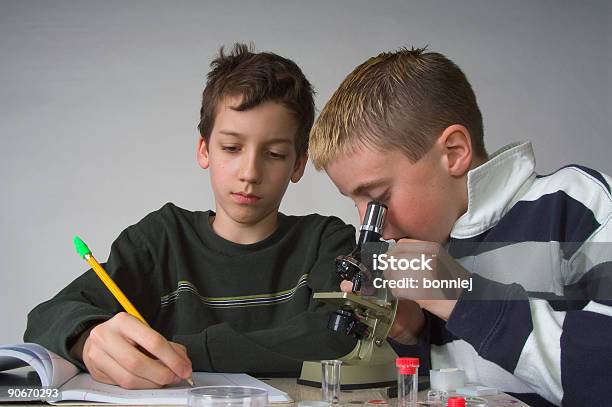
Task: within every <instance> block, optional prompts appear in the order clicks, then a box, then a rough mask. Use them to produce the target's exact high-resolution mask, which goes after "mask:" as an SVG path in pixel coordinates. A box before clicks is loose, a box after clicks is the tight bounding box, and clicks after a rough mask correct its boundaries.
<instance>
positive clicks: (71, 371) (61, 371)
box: [19, 343, 79, 387]
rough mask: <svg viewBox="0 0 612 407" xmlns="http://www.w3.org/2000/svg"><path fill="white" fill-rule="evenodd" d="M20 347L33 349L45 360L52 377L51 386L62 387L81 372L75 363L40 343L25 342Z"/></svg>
mask: <svg viewBox="0 0 612 407" xmlns="http://www.w3.org/2000/svg"><path fill="white" fill-rule="evenodd" d="M19 347H20V348H25V349H28V350H31V351H32V352H34V353H35V354H36V356H37V357H38V358H39V359H40V360H41V361H42V362H43V364H44V365H45V370H46V371H47V372H48V374H49V377H50V378H51V381H50V384H49V386H52V387H60V386H61V385H62V384H64V383H66V382H67V381H68V380H70V379H71V378H72V377H74V376H76V374H77V373H79V368H77V367H76V366H75V365H73V364H72V363H70V362H68V361H67V360H66V359H64V358H62V357H61V356H58V355H56V354H55V353H53V352H51V351H50V350H48V349H46V348H44V347H42V346H40V345H38V344H35V343H24V344H23V345H20V346H19Z"/></svg>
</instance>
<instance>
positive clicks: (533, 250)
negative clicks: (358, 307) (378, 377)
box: [309, 49, 612, 405]
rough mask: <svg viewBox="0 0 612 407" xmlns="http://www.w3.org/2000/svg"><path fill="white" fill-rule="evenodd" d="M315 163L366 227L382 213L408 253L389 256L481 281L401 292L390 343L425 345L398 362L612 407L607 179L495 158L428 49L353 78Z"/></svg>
mask: <svg viewBox="0 0 612 407" xmlns="http://www.w3.org/2000/svg"><path fill="white" fill-rule="evenodd" d="M309 151H310V156H311V158H312V160H313V162H314V164H315V167H317V169H325V171H326V172H327V174H328V175H329V176H330V177H331V179H332V180H333V182H334V183H335V185H336V186H337V187H338V189H339V191H340V192H341V193H342V194H343V195H346V196H348V197H350V198H351V199H352V200H353V201H354V202H355V204H356V206H357V208H358V210H359V213H360V215H362V216H363V212H364V210H365V208H366V205H367V203H368V201H370V200H378V201H382V202H383V203H385V204H386V205H387V207H388V215H387V221H386V224H385V229H384V230H385V233H384V236H383V237H384V238H385V239H395V240H398V241H399V244H398V245H397V246H396V248H394V249H393V250H392V251H391V252H390V254H391V253H393V254H395V255H396V257H399V258H402V257H403V258H406V259H412V258H417V257H418V256H419V255H426V257H427V258H430V259H432V261H431V266H432V268H431V270H432V271H431V272H430V274H431V275H433V276H436V277H437V278H438V279H439V280H443V279H446V280H447V281H450V280H453V279H455V277H460V278H463V279H466V278H467V279H470V280H471V282H472V283H473V288H472V289H471V290H470V289H466V288H463V289H462V288H460V287H459V288H456V289H453V290H446V291H443V290H441V289H430V290H429V291H427V290H424V288H423V286H420V287H415V288H395V289H392V292H393V293H394V295H396V297H398V298H400V299H402V300H403V301H400V303H401V306H400V309H399V311H398V315H397V318H396V321H395V325H394V327H393V329H392V333H391V337H392V338H395V339H396V340H398V341H400V342H403V343H404V344H409V343H414V342H413V340H414V339H418V346H417V347H402V346H399V345H398V346H397V349H399V350H401V351H403V352H406V353H412V354H414V353H417V354H419V353H420V356H421V357H422V358H424V359H425V362H426V365H429V366H431V367H432V368H438V369H439V368H447V367H458V368H460V369H463V370H464V371H465V373H466V376H467V381H468V382H475V383H480V384H483V385H488V386H492V387H496V388H498V389H500V390H502V391H505V392H509V393H515V394H516V395H517V397H519V398H521V399H523V400H526V401H527V402H529V403H530V404H533V405H549V404H550V403H553V404H556V405H559V404H561V403H563V405H604V404H606V401H607V394H606V392H607V391H606V390H607V389H609V384H610V382H611V377H612V374H610V373H609V367H610V366H612V342H611V341H610V340H609V339H610V338H612V301H611V299H612V250H610V246H609V242H610V241H612V225H611V223H612V221H611V219H612V195H611V193H610V182H611V179H610V178H609V177H608V176H606V175H604V174H601V173H599V172H597V171H595V170H592V169H589V168H586V167H582V166H577V165H570V166H566V167H563V168H562V169H560V170H558V171H556V172H554V173H552V174H549V175H546V176H541V175H536V173H535V171H534V169H535V158H534V155H533V151H532V148H531V144H530V143H529V142H526V143H516V144H512V145H509V146H507V147H505V148H503V149H501V150H499V151H498V152H496V153H494V154H492V155H490V156H487V153H486V151H485V148H484V142H483V125H482V118H481V113H480V110H479V108H478V104H477V102H476V97H475V95H474V92H473V90H472V88H471V86H470V84H469V82H468V81H467V79H466V77H465V75H464V74H463V72H462V71H461V70H460V69H459V67H457V65H455V64H454V63H453V62H451V61H450V60H448V59H447V58H446V57H445V56H443V55H441V54H439V53H434V52H426V50H424V49H410V50H408V49H402V50H400V51H397V52H389V53H382V54H380V55H378V56H376V57H372V58H370V59H368V60H367V61H366V62H364V63H363V64H361V65H359V66H358V67H357V68H355V70H354V71H353V72H351V73H350V74H349V75H348V76H347V77H346V78H345V79H344V81H343V82H342V84H341V85H340V87H339V88H338V89H337V90H336V92H335V93H334V94H333V96H332V97H331V99H330V100H329V101H328V102H327V104H326V106H325V107H324V109H323V110H322V112H321V114H320V116H319V117H318V119H317V121H316V122H315V125H314V126H313V129H312V132H311V138H310V146H309ZM400 275H401V273H399V272H398V271H397V270H396V271H392V272H386V277H387V278H390V279H397V278H399V277H400ZM403 276H412V275H408V274H406V273H403ZM342 288H343V290H345V291H346V290H350V289H351V288H352V286H351V284H350V282H343V283H342Z"/></svg>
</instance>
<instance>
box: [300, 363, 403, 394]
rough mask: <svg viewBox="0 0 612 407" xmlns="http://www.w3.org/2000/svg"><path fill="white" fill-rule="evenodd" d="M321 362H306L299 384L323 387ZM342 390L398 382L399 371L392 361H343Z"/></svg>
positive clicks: (390, 384) (368, 387)
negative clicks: (354, 362) (372, 363)
mask: <svg viewBox="0 0 612 407" xmlns="http://www.w3.org/2000/svg"><path fill="white" fill-rule="evenodd" d="M321 374H322V373H321V363H319V362H304V364H303V365H302V374H301V375H300V377H299V378H298V380H297V382H298V384H302V385H305V386H311V387H321ZM340 380H341V384H340V388H341V389H342V390H353V389H371V388H376V387H386V386H392V385H395V384H397V371H396V369H395V366H394V365H393V364H391V363H385V364H381V365H370V364H359V365H349V364H347V363H343V364H342V367H341V371H340Z"/></svg>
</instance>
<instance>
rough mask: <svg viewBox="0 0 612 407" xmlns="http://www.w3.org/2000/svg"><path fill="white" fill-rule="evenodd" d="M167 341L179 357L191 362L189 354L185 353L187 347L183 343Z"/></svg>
mask: <svg viewBox="0 0 612 407" xmlns="http://www.w3.org/2000/svg"><path fill="white" fill-rule="evenodd" d="M168 343H169V344H170V346H172V347H173V348H174V350H175V351H176V353H178V354H179V355H180V356H181V357H183V359H184V360H185V362H187V363H191V359H189V355H188V354H187V348H186V347H185V346H184V345H181V344H180V343H176V342H168Z"/></svg>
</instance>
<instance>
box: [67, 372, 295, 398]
mask: <svg viewBox="0 0 612 407" xmlns="http://www.w3.org/2000/svg"><path fill="white" fill-rule="evenodd" d="M193 380H194V383H195V385H196V386H251V387H259V388H263V389H266V390H267V391H268V400H269V402H270V403H289V402H291V401H292V400H291V398H290V397H289V395H287V394H286V393H284V392H282V391H280V390H278V389H276V388H274V387H272V386H270V385H268V384H266V383H264V382H262V381H260V380H257V379H255V378H254V377H251V376H249V375H247V374H243V373H209V372H194V373H193ZM189 389H190V387H189V386H188V385H186V384H185V385H182V384H178V385H174V386H168V387H165V388H163V389H154V390H126V389H122V388H121V387H119V386H112V385H109V384H104V383H99V382H96V381H95V380H93V379H92V378H91V376H90V375H89V374H86V373H80V374H79V375H77V376H76V377H74V378H73V379H71V380H70V381H68V382H67V383H66V384H65V385H64V386H63V387H62V388H61V390H62V395H61V400H62V401H79V400H83V401H89V402H94V401H97V402H105V403H116V404H150V405H152V404H187V392H188V390H189ZM71 404H72V403H71Z"/></svg>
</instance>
